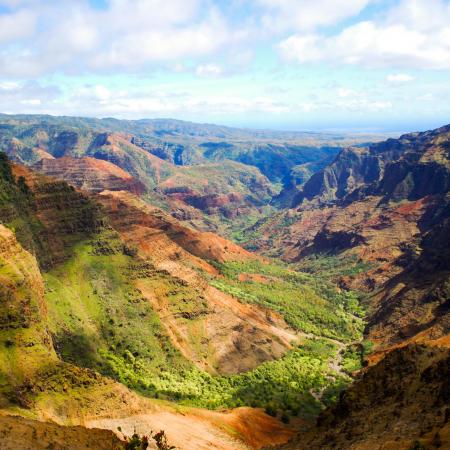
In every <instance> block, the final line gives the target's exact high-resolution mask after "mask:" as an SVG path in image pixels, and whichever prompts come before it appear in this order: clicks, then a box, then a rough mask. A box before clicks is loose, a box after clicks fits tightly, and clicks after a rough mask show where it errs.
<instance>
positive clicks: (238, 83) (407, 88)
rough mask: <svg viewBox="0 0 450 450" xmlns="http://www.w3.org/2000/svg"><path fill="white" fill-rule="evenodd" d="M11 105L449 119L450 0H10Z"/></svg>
mask: <svg viewBox="0 0 450 450" xmlns="http://www.w3.org/2000/svg"><path fill="white" fill-rule="evenodd" d="M0 112H3V113H11V114H12V113H43V114H54V115H77V116H91V117H117V118H125V119H138V118H156V117H171V118H177V119H183V120H192V121H196V122H208V123H219V124H224V125H232V126H243V127H257V128H271V129H286V130H340V131H352V132H354V131H365V132H366V131H374V132H375V131H402V132H403V131H413V130H424V129H429V128H435V127H438V126H441V125H444V124H446V123H450V0H228V1H226V0H0Z"/></svg>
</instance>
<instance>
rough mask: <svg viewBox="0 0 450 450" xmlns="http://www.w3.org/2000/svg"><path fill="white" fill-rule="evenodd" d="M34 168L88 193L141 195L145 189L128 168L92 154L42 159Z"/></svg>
mask: <svg viewBox="0 0 450 450" xmlns="http://www.w3.org/2000/svg"><path fill="white" fill-rule="evenodd" d="M32 168H33V170H35V171H37V172H39V173H43V174H44V175H48V176H51V177H53V178H56V179H59V180H64V181H67V183H68V184H70V185H71V186H74V187H75V188H77V189H82V190H84V191H87V192H101V191H103V190H110V191H130V192H133V193H135V194H137V195H140V194H143V193H144V192H145V186H144V185H143V184H142V183H141V182H139V181H137V180H135V179H134V178H133V177H132V176H131V175H130V174H129V173H128V172H126V171H125V170H123V169H121V168H120V167H118V166H116V165H115V164H113V163H111V162H108V161H103V160H98V159H95V158H91V157H83V158H72V157H70V156H65V157H62V158H58V159H48V158H47V159H41V160H40V161H39V162H38V163H36V164H35V165H33V167H32Z"/></svg>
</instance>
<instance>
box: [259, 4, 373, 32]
mask: <svg viewBox="0 0 450 450" xmlns="http://www.w3.org/2000/svg"><path fill="white" fill-rule="evenodd" d="M371 1H373V0H315V1H311V0H257V3H258V4H259V5H261V6H263V7H264V8H266V9H267V12H266V13H265V14H264V15H263V18H262V21H263V25H264V26H265V27H266V28H268V29H270V30H275V31H280V30H293V29H294V30H296V31H303V32H304V31H308V30H312V29H314V28H317V27H320V26H326V25H335V24H336V23H338V22H340V21H341V20H343V19H346V18H348V17H352V16H355V15H357V14H359V13H360V12H361V11H362V10H363V9H364V8H365V7H366V6H367V5H368V4H369V3H371Z"/></svg>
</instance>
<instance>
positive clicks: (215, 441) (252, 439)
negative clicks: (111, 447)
mask: <svg viewBox="0 0 450 450" xmlns="http://www.w3.org/2000/svg"><path fill="white" fill-rule="evenodd" d="M86 425H87V426H88V427H89V428H100V429H109V430H112V431H114V432H116V433H117V434H118V435H119V436H123V435H125V436H131V435H132V434H133V433H135V432H136V433H138V434H140V435H148V434H150V432H151V431H153V432H158V431H160V430H165V432H166V434H167V438H168V441H169V443H170V445H174V446H175V447H176V448H177V449H178V450H193V449H195V450H259V449H260V448H262V447H266V446H273V445H279V444H283V443H285V442H287V441H288V440H289V438H290V437H292V436H293V435H294V434H295V429H294V428H293V427H288V426H286V425H283V424H281V423H280V422H278V421H277V420H275V419H273V418H272V417H269V416H268V415H266V414H265V413H264V412H263V411H262V410H259V409H253V408H237V409H234V410H232V411H225V412H219V411H208V410H200V409H193V408H189V409H188V408H186V409H180V410H179V412H177V411H175V410H174V411H163V410H161V411H155V412H153V413H150V414H146V413H142V414H136V415H133V416H129V417H124V418H103V419H94V420H90V421H89V422H87V423H86ZM119 427H120V430H121V432H119V430H118V429H119ZM150 448H151V447H150Z"/></svg>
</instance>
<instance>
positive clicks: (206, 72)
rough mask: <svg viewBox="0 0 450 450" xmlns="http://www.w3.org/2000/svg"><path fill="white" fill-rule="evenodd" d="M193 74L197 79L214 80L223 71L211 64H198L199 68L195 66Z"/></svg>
mask: <svg viewBox="0 0 450 450" xmlns="http://www.w3.org/2000/svg"><path fill="white" fill-rule="evenodd" d="M195 73H196V74H197V75H198V76H199V77H206V78H208V77H211V78H215V77H219V76H220V75H222V73H223V69H222V67H220V66H219V65H217V64H212V63H209V64H200V65H199V66H197V68H196V70H195Z"/></svg>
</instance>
